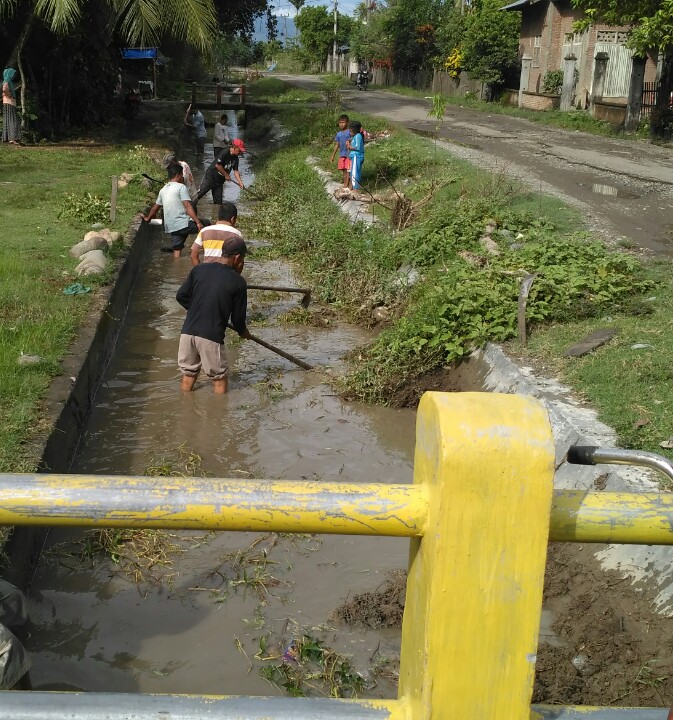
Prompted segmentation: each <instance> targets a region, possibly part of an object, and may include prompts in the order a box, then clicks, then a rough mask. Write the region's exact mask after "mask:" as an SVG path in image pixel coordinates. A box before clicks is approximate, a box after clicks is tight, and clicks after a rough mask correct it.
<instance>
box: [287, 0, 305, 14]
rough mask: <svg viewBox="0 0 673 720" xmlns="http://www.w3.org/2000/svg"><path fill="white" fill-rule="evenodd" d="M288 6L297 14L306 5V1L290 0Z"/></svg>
mask: <svg viewBox="0 0 673 720" xmlns="http://www.w3.org/2000/svg"><path fill="white" fill-rule="evenodd" d="M290 5H292V6H293V7H294V9H295V10H296V11H297V13H299V11H300V10H301V9H302V8H303V7H304V5H306V0H290Z"/></svg>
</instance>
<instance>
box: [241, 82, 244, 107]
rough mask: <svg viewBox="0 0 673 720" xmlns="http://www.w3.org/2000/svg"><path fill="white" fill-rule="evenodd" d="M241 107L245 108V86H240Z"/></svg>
mask: <svg viewBox="0 0 673 720" xmlns="http://www.w3.org/2000/svg"><path fill="white" fill-rule="evenodd" d="M241 107H245V85H241Z"/></svg>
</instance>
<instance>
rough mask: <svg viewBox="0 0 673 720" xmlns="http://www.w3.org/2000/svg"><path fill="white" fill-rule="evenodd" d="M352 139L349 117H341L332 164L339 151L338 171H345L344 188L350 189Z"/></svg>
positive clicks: (335, 138)
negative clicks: (349, 143)
mask: <svg viewBox="0 0 673 720" xmlns="http://www.w3.org/2000/svg"><path fill="white" fill-rule="evenodd" d="M350 139H351V134H350V132H349V130H348V115H341V117H340V118H339V132H338V133H337V134H336V136H335V137H334V149H333V150H332V157H331V159H330V162H334V157H335V155H336V153H337V150H338V151H339V164H338V165H337V167H338V169H339V170H341V171H343V183H344V187H348V171H349V170H350V163H349V160H348V141H349V140H350Z"/></svg>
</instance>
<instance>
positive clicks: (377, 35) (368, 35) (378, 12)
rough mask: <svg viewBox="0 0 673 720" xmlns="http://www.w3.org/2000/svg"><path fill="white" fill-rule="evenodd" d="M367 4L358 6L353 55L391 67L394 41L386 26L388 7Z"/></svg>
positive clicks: (354, 26)
mask: <svg viewBox="0 0 673 720" xmlns="http://www.w3.org/2000/svg"><path fill="white" fill-rule="evenodd" d="M367 5H369V7H368V6H367ZM367 5H366V4H365V3H361V4H360V5H359V6H358V7H357V8H356V17H357V19H358V20H359V22H358V21H356V22H355V23H353V32H352V35H351V40H350V49H351V56H352V57H355V58H357V59H358V60H369V61H371V62H373V63H374V64H375V65H376V66H378V67H391V65H392V56H393V41H392V39H391V38H390V35H389V34H388V32H387V31H386V27H385V13H386V9H385V8H383V7H382V6H381V5H379V4H374V3H368V4H367Z"/></svg>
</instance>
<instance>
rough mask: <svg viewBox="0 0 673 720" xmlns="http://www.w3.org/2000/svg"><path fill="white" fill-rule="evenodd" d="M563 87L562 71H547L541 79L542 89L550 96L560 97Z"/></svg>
mask: <svg viewBox="0 0 673 720" xmlns="http://www.w3.org/2000/svg"><path fill="white" fill-rule="evenodd" d="M562 87H563V70H547V72H546V73H545V74H544V78H543V79H542V89H543V90H544V91H545V92H546V93H549V94H550V95H560V94H561V88H562Z"/></svg>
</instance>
